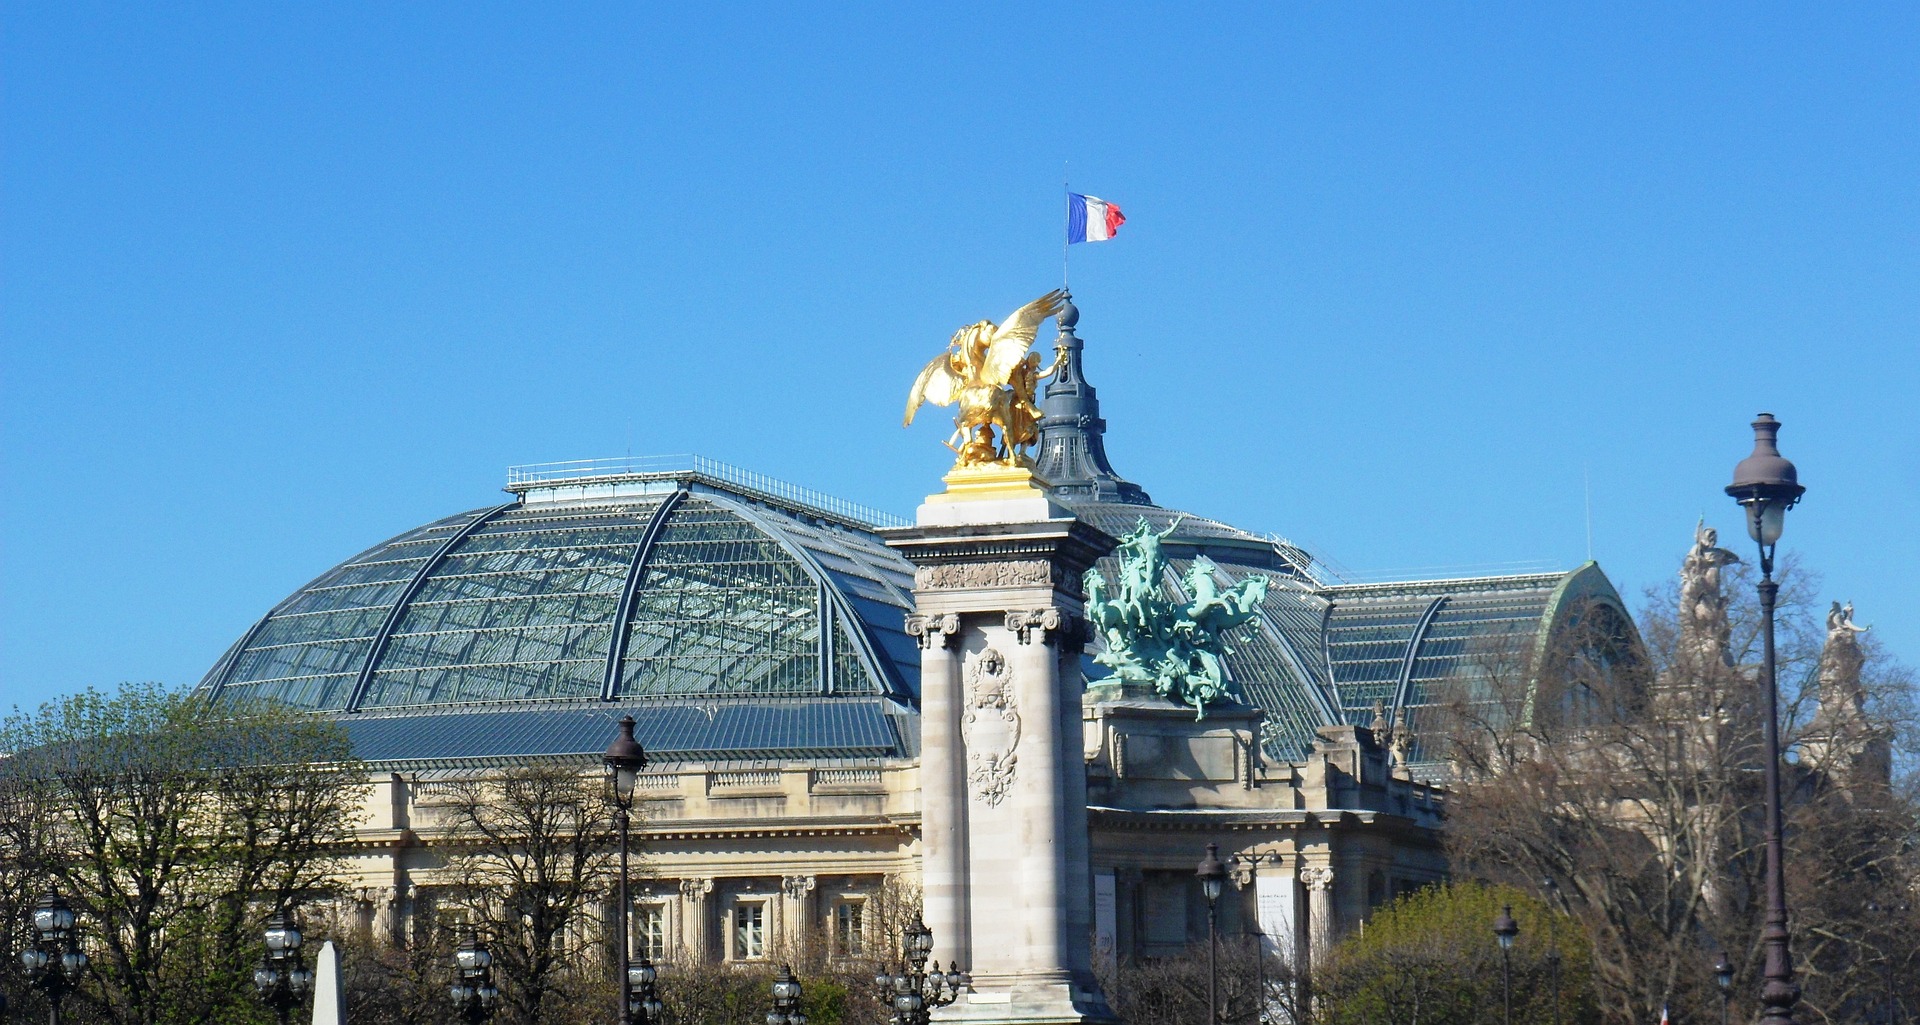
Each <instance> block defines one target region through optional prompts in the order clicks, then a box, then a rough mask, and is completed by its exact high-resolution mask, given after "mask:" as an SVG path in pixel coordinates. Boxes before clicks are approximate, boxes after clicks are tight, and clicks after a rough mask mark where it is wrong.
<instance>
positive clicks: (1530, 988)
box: [1313, 883, 1597, 1025]
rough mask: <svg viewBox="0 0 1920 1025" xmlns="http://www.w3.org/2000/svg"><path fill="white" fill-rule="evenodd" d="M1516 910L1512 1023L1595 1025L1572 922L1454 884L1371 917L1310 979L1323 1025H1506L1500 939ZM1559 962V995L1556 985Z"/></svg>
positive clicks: (1484, 889) (1587, 971) (1511, 897)
mask: <svg viewBox="0 0 1920 1025" xmlns="http://www.w3.org/2000/svg"><path fill="white" fill-rule="evenodd" d="M1507 905H1512V907H1513V917H1514V920H1515V922H1517V923H1518V924H1519V927H1520V933H1519V935H1518V936H1517V937H1516V938H1515V940H1514V944H1513V948H1512V950H1511V951H1510V952H1509V956H1510V957H1511V964H1512V987H1513V988H1512V994H1513V1020H1514V1021H1516V1022H1528V1023H1535V1025H1538V1023H1544V1022H1551V1021H1553V1020H1555V1017H1556V1015H1557V1016H1558V1020H1559V1021H1561V1022H1563V1023H1566V1025H1581V1023H1588V1022H1593V1021H1596V1020H1597V1016H1596V1014H1595V1010H1594V1004H1593V999H1592V991H1593V986H1592V969H1591V965H1592V959H1591V952H1590V948H1589V947H1588V945H1587V941H1586V938H1585V933H1584V932H1583V931H1582V930H1581V928H1580V926H1579V925H1578V924H1577V923H1575V922H1574V921H1573V920H1571V919H1570V918H1568V917H1566V916H1565V915H1562V914H1560V913H1558V912H1555V911H1553V910H1551V909H1549V908H1548V907H1547V905H1546V904H1544V903H1541V902H1540V901H1537V900H1535V899H1533V898H1532V897H1529V896H1527V895H1526V894H1524V893H1521V892H1520V891H1518V890H1514V889H1510V888H1507V887H1498V886H1487V885H1485V884H1481V883H1455V884H1452V885H1448V886H1435V887H1428V888H1426V889H1422V890H1419V891H1417V892H1415V893H1411V894H1408V895H1406V896H1404V897H1401V898H1400V899H1399V900H1396V901H1394V902H1393V903H1391V904H1388V905H1386V906H1384V907H1381V908H1380V909H1379V910H1377V911H1375V912H1374V915H1373V918H1372V920H1370V921H1369V922H1368V923H1367V927H1366V929H1365V930H1363V931H1361V932H1359V933H1356V934H1355V935H1353V936H1351V937H1349V938H1347V939H1346V940H1344V941H1342V942H1341V943H1340V944H1338V945H1336V946H1335V947H1334V948H1333V950H1332V951H1330V952H1329V954H1328V955H1327V959H1326V962H1325V963H1324V964H1323V965H1321V966H1319V967H1317V968H1316V969H1315V971H1314V973H1313V984H1314V991H1315V993H1316V995H1317V997H1318V999H1317V1000H1316V1006H1317V1007H1318V1009H1319V1011H1320V1016H1321V1018H1322V1019H1323V1020H1324V1021H1325V1022H1326V1025H1500V1022H1501V1017H1502V1003H1501V967H1502V965H1501V961H1502V957H1501V950H1500V945H1499V943H1498V941H1497V940H1496V938H1495V936H1494V932H1493V928H1494V921H1495V919H1497V918H1498V917H1499V915H1500V912H1501V910H1502V908H1503V907H1505V906H1507ZM1556 955H1557V956H1558V959H1559V982H1560V985H1559V990H1558V992H1557V993H1556V991H1555V989H1554V985H1553V980H1554V965H1553V960H1554V957H1555V956H1556Z"/></svg>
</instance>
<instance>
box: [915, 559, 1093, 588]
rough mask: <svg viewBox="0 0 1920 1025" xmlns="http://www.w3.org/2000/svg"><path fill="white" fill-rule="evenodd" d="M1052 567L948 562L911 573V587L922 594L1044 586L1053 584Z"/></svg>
mask: <svg viewBox="0 0 1920 1025" xmlns="http://www.w3.org/2000/svg"><path fill="white" fill-rule="evenodd" d="M1056 582H1057V580H1056V576H1055V565H1054V563H1052V562H1050V561H1049V560H1046V559H1010V560H1007V561H1005V562H997V561H996V562H947V563H938V564H935V565H932V566H921V567H919V568H918V569H915V570H914V571H913V586H914V587H915V588H916V589H918V590H923V591H945V590H954V589H961V588H975V587H1044V586H1048V585H1052V584H1054V583H1056Z"/></svg>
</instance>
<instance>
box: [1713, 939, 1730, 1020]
mask: <svg viewBox="0 0 1920 1025" xmlns="http://www.w3.org/2000/svg"><path fill="white" fill-rule="evenodd" d="M1713 981H1714V982H1716V983H1718V984H1719V985H1720V1025H1727V1015H1728V1013H1729V1011H1728V1009H1729V1008H1730V1007H1731V1006H1732V1004H1733V965H1732V964H1731V963H1729V962H1728V961H1727V952H1726V951H1724V950H1723V951H1721V952H1720V957H1719V959H1718V960H1716V961H1714V962H1713Z"/></svg>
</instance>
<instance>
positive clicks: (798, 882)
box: [780, 876, 818, 900]
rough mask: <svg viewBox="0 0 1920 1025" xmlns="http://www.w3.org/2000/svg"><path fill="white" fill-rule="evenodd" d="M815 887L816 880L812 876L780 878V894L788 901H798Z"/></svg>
mask: <svg viewBox="0 0 1920 1025" xmlns="http://www.w3.org/2000/svg"><path fill="white" fill-rule="evenodd" d="M817 885H818V880H817V879H815V878H814V877H813V876H782V877H780V892H781V893H784V894H786V895H787V897H788V899H790V900H800V899H801V898H803V897H805V896H806V895H807V894H809V893H812V892H813V890H814V887H815V886H817Z"/></svg>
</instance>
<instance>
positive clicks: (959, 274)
mask: <svg viewBox="0 0 1920 1025" xmlns="http://www.w3.org/2000/svg"><path fill="white" fill-rule="evenodd" d="M692 6H698V5H608V6H599V7H596V6H591V5H583V4H570V5H559V6H551V5H521V6H518V7H514V8H509V7H507V6H505V5H494V4H462V5H447V6H444V7H439V8H429V7H427V6H425V5H398V6H397V7H396V6H395V5H368V6H364V7H353V6H350V5H345V4H333V5H319V6H315V5H304V6H303V5H285V4H276V5H262V4H234V5H230V6H225V7H222V6H218V5H211V4H207V5H163V6H160V7H154V6H146V7H142V6H139V5H117V6H113V7H94V6H89V5H84V4H79V3H60V4H55V3H38V4H26V3H19V4H13V5H10V7H9V10H8V11H7V14H6V17H5V19H4V25H3V26H0V32H3V33H4V44H3V47H4V48H3V49H0V69H3V70H0V74H4V94H3V95H0V117H3V119H4V120H3V121H0V144H3V149H0V202H3V209H0V230H3V237H0V241H3V243H4V267H3V268H0V269H3V272H4V273H3V275H0V317H3V318H4V320H3V321H0V324H3V326H4V332H5V335H4V342H5V345H4V362H3V363H0V370H3V372H4V379H3V383H4V406H3V407H0V455H3V457H4V465H3V467H0V470H3V472H4V474H5V480H6V484H7V488H6V496H7V500H6V502H5V504H4V513H0V516H4V519H3V520H0V540H3V541H4V552H3V553H0V554H3V557H4V570H3V572H4V576H3V577H0V588H3V590H0V625H3V628H4V635H3V637H0V639H3V642H4V648H0V708H4V707H5V706H6V705H8V704H11V703H13V702H15V701H19V702H37V701H39V700H42V699H45V698H48V697H50V696H53V695H57V694H60V693H64V692H67V691H71V690H74V689H76V688H79V687H82V686H85V685H87V684H113V683H115V682H118V681H120V680H123V679H158V680H162V681H167V682H170V683H181V684H184V683H190V682H192V681H194V680H196V679H198V677H199V676H200V675H201V674H202V673H203V672H204V671H205V669H206V668H207V667H208V666H209V665H210V664H211V663H212V662H213V661H214V660H215V659H216V658H217V657H218V656H219V655H220V653H221V651H222V650H223V649H224V648H225V647H226V646H227V645H228V644H229V643H231V642H232V641H233V639H234V638H236V637H237V636H239V634H240V633H241V632H242V631H244V630H245V629H246V627H247V626H248V624H249V623H251V622H252V621H253V620H254V619H255V618H256V617H258V616H259V615H260V614H261V613H262V612H264V611H265V610H266V609H267V607H268V606H270V605H271V604H272V603H274V602H275V601H277V600H278V599H280V598H281V597H283V596H285V595H286V594H287V593H288V592H290V591H292V590H294V589H295V588H297V587H298V586H300V585H301V584H302V583H304V582H305V581H306V580H307V579H309V578H310V577H312V576H313V575H315V574H317V573H319V572H320V571H322V570H324V569H326V568H327V567H329V566H331V565H333V564H334V563H336V562H338V561H340V560H342V559H344V558H346V557H347V556H349V555H352V554H353V553H355V552H357V551H359V550H361V549H362V548H365V547H367V546H369V545H372V544H374V543H375V542H377V541H380V540H381V539H383V538H386V537H388V536H389V535H392V534H395V533H398V532H399V531H401V530H403V529H406V528H408V527H411V526H413V525H416V524H419V523H422V522H425V521H427V520H430V519H433V518H436V517H439V516H442V515H446V514H449V513H452V512H455V511H457V510H463V509H469V508H475V507H478V506H482V505H487V504H491V503H494V502H496V501H498V500H499V499H500V494H499V491H498V488H499V486H500V485H501V484H502V483H503V477H504V473H503V471H504V469H505V467H506V466H507V465H509V464H512V463H521V462H535V461H542V460H554V459H570V458H581V457H592V456H606V455H620V454H624V453H626V452H627V451H629V450H631V451H633V452H636V453H647V452H680V451H698V452H703V453H706V454H709V455H711V456H714V457H716V458H720V459H724V460H727V461H729V462H734V463H738V464H741V465H744V466H747V467H750V468H753V469H757V470H760V471H763V472H766V473H771V474H774V475H777V476H780V477H784V478H787V479H791V480H793V481H796V482H799V483H803V484H808V485H811V486H814V487H818V488H821V489H824V490H827V491H829V492H833V493H836V494H839V495H842V496H845V497H847V498H850V499H854V500H857V501H862V502H866V503H869V504H873V505H879V506H883V507H887V508H891V509H894V510H897V511H901V512H910V511H911V509H912V508H913V506H914V505H915V504H916V503H917V502H918V500H919V498H920V496H922V495H924V494H925V493H927V492H928V491H930V490H934V489H935V488H936V487H937V486H938V477H939V474H940V473H941V471H942V470H943V469H944V468H945V463H946V459H945V458H944V453H945V450H944V449H942V448H941V447H940V444H939V439H940V437H941V436H942V435H943V433H944V432H943V431H942V429H940V427H939V426H938V424H937V423H927V424H920V425H916V427H915V429H914V430H911V431H905V430H902V429H901V428H900V426H899V416H900V410H901V406H902V400H903V398H904V393H905V390H906V386H907V384H908V382H909V380H910V379H911V377H912V375H913V373H914V371H915V370H916V369H917V368H918V367H919V366H920V365H921V363H922V362H923V361H924V360H926V359H927V358H928V357H929V356H931V355H932V354H933V353H934V352H935V351H936V350H938V349H939V348H940V346H941V345H942V344H943V343H944V342H945V340H946V338H947V336H948V334H949V333H951V331H952V330H953V329H954V328H956V327H958V326H959V325H960V324H962V323H964V322H967V321H971V320H974V319H977V318H982V317H993V318H998V317H999V316H1000V315H1002V314H1004V313H1006V312H1007V311H1008V310H1010V309H1012V308H1013V307H1014V306H1016V305H1018V304H1020V303H1022V302H1024V301H1026V300H1028V299H1031V298H1033V297H1034V296H1036V295H1038V294H1040V293H1041V292H1044V291H1045V290H1047V289H1048V288H1051V287H1053V286H1054V285H1055V284H1056V283H1057V282H1058V280H1059V276H1060V244H1059V239H1060V236H1061V230H1062V228H1061V197H1060V181H1061V167H1062V162H1063V161H1069V160H1070V161H1071V164H1072V176H1073V180H1074V183H1075V185H1076V187H1079V188H1081V189H1083V190H1084V191H1088V192H1091V193H1094V194H1096V195H1100V196H1104V197H1106V198H1108V199H1111V200H1113V201H1115V202H1117V203H1119V204H1121V205H1122V206H1123V207H1124V208H1125V210H1126V212H1127V216H1128V222H1127V225H1126V227H1125V228H1124V229H1123V230H1122V231H1121V234H1120V237H1119V238H1118V240H1116V241H1114V242H1112V243H1107V244H1101V245H1088V246H1077V247H1075V253H1074V257H1075V265H1074V287H1075V292H1076V295H1077V296H1078V298H1079V302H1080V305H1081V308H1082V311H1083V317H1082V320H1081V334H1082V335H1083V337H1085V338H1086V339H1087V340H1088V355H1087V362H1088V370H1089V374H1090V376H1091V377H1092V378H1093V380H1094V381H1095V383H1096V384H1097V385H1098V386H1099V388H1100V394H1101V399H1102V402H1103V403H1104V406H1105V412H1106V415H1107V417H1108V418H1109V420H1110V421H1111V423H1112V431H1111V434H1110V436H1109V448H1110V450H1111V452H1112V453H1113V456H1114V459H1115V462H1116V463H1117V464H1118V466H1119V468H1120V469H1121V471H1122V472H1123V473H1124V474H1126V475H1127V476H1129V477H1131V478H1132V479H1134V480H1137V481H1139V482H1141V483H1142V484H1144V485H1146V486H1147V487H1148V488H1149V490H1151V492H1152V493H1153V495H1154V497H1155V498H1156V499H1158V500H1159V501H1161V502H1162V503H1164V504H1167V505H1173V506H1179V507H1184V508H1188V509H1192V510H1195V511H1197V512H1202V513H1205V514H1208V515H1211V516H1215V517H1219V518H1222V519H1225V520H1228V521H1230V522H1233V523H1236V524H1239V525H1242V526H1245V527H1248V528H1252V529H1257V530H1263V531H1264V530H1271V531H1276V532H1279V533H1281V534H1284V535H1287V536H1289V537H1292V538H1295V539H1296V540H1299V541H1302V542H1305V543H1307V544H1309V545H1311V546H1314V547H1316V548H1318V549H1320V550H1322V551H1324V552H1326V553H1327V554H1328V555H1330V556H1332V557H1333V558H1334V559H1335V560H1337V561H1338V562H1340V563H1343V564H1345V565H1347V566H1350V567H1353V568H1355V569H1360V570H1385V569H1395V568H1407V567H1432V566H1451V567H1483V568H1484V567H1487V566H1489V565H1492V564H1509V563H1517V562H1540V561H1547V562H1551V563H1554V564H1556V565H1562V566H1570V565H1573V564H1575V563H1578V562H1579V561H1580V560H1581V559H1582V558H1584V556H1585V552H1586V529H1585V524H1584V513H1583V476H1587V477H1590V479H1591V482H1592V496H1593V497H1592V511H1593V515H1592V519H1593V544H1594V550H1595V554H1596V555H1597V557H1598V559H1599V560H1600V563H1601V565H1602V566H1603V567H1605V568H1606V570H1607V571H1608V572H1609V573H1610V574H1611V575H1612V576H1613V579H1614V580H1615V581H1616V582H1617V583H1618V585H1619V586H1620V588H1621V590H1622V591H1623V592H1625V593H1626V594H1627V595H1628V596H1629V598H1630V599H1635V598H1636V597H1637V595H1638V594H1639V592H1640V591H1641V590H1642V589H1643V588H1645V587H1646V586H1648V585H1650V584H1658V583H1661V582H1664V581H1666V580H1667V579H1670V577H1671V575H1672V573H1673V572H1674V571H1675V569H1676V568H1677V566H1678V563H1679V559H1680V556H1681V554H1682V552H1683V551H1684V549H1685V547H1686V545H1687V543H1688V541H1689V540H1690V534H1691V530H1692V527H1693V522H1694V519H1695V517H1696V516H1698V515H1699V514H1700V513H1702V512H1703V511H1704V512H1705V513H1706V514H1707V515H1708V518H1709V521H1710V522H1713V523H1716V524H1719V525H1720V526H1721V527H1722V528H1723V533H1724V534H1727V535H1738V534H1740V529H1739V527H1738V523H1737V516H1736V515H1735V510H1734V508H1733V506H1732V503H1731V502H1730V501H1729V500H1728V499H1727V498H1726V497H1725V496H1724V495H1723V494H1722V493H1721V491H1720V489H1721V487H1722V486H1723V485H1724V484H1725V483H1726V481H1727V479H1728V477H1729V474H1730V472H1731V470H1732V467H1733V464H1734V463H1735V462H1736V461H1737V460H1738V459H1740V458H1741V457H1742V456H1744V455H1745V454H1746V452H1747V451H1748V448H1749V444H1750V442H1749V438H1750V435H1749V432H1748V429H1747V422H1748V420H1749V419H1750V418H1751V417H1752V414H1753V413H1754V412H1756V411H1758V410H1762V409H1766V410H1771V411H1773V412H1774V413H1776V414H1777V415H1778V416H1779V417H1780V418H1781V419H1782V420H1783V421H1785V423H1786V427H1785V430H1784V431H1783V433H1782V444H1783V447H1784V449H1785V451H1786V453H1787V455H1788V456H1790V457H1791V458H1793V459H1794V460H1796V461H1797V462H1798V463H1799V465H1800V467H1801V471H1802V479H1803V480H1804V481H1805V482H1806V483H1807V484H1808V485H1809V492H1808V495H1807V498H1806V501H1805V503H1804V504H1803V506H1802V507H1801V509H1800V510H1798V511H1796V512H1795V513H1794V514H1793V516H1792V518H1791V519H1790V521H1789V526H1788V533H1787V540H1786V543H1785V545H1784V547H1785V548H1788V549H1792V550H1794V551H1797V552H1799V553H1801V555H1802V556H1803V558H1804V559H1805V560H1806V561H1807V562H1808V563H1810V564H1811V565H1813V566H1815V567H1818V568H1819V569H1820V570H1822V571H1823V572H1824V574H1825V578H1826V586H1825V589H1824V594H1825V595H1826V596H1828V597H1832V598H1840V599H1848V598H1851V599H1853V600H1854V601H1855V602H1856V603H1857V604H1858V606H1859V617H1860V619H1861V621H1863V622H1871V623H1873V624H1875V630H1874V635H1875V636H1876V637H1880V638H1882V639H1883V640H1884V641H1885V642H1886V643H1888V644H1889V645H1891V646H1893V647H1894V648H1895V649H1896V650H1897V651H1898V652H1900V653H1901V654H1902V655H1903V656H1904V657H1905V658H1906V660H1907V661H1909V662H1913V661H1920V623H1916V614H1917V613H1920V597H1916V595H1917V594H1920V590H1917V589H1916V587H1915V584H1914V581H1915V579H1916V575H1917V574H1920V514H1916V505H1917V504H1920V445H1917V440H1920V427H1916V419H1915V417H1916V414H1915V411H1914V409H1913V406H1914V404H1915V399H1916V395H1920V59H1916V56H1915V55H1916V54H1920V7H1916V6H1915V5H1913V4H1910V3H1908V4H1887V5H1881V6H1873V5H1867V4H1845V5H1799V6H1796V7H1793V8H1787V7H1772V6H1766V5H1759V6H1756V5H1750V4H1738V5H1735V4H1726V5H1719V6H1708V5H1671V4H1656V5H1646V6H1642V7H1629V6H1626V5H1613V4H1609V5H1567V4H1545V5H1542V4H1523V5H1514V6H1511V7H1505V8H1502V7H1498V6H1494V5H1459V4H1439V5H1436V4H1419V5H1411V4H1409V5H1389V4H1364V5H1352V4H1347V5H1322V6H1320V7H1315V8H1308V7H1302V6H1292V5H1288V6H1282V5H1257V6H1249V7H1246V8H1240V9H1233V8H1228V7H1224V6H1212V5H1199V6H1195V5H1163V6H1161V7H1158V8H1150V7H1146V6H1145V5H1138V6H1135V5H1097V6H1086V7H1080V8H1050V9H1046V10H1038V9H1032V8H1031V7H1030V5H1011V4H1009V5H998V6H993V7H987V6H984V5H964V6H954V7H942V8H935V7H929V6H923V5H908V4H886V5H875V6H872V7H868V8H864V9H861V8H853V7H837V8H836V10H834V11H833V12H824V11H817V10H815V9H814V6H813V5H800V6H792V5H788V6H783V7H766V8H761V9H754V10H748V9H744V8H741V9H732V10H721V11H720V12H719V13H711V14H709V13H693V12H689V11H686V10H683V9H681V8H686V7H692ZM1741 548H1742V550H1744V543H1743V544H1742V546H1741Z"/></svg>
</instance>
